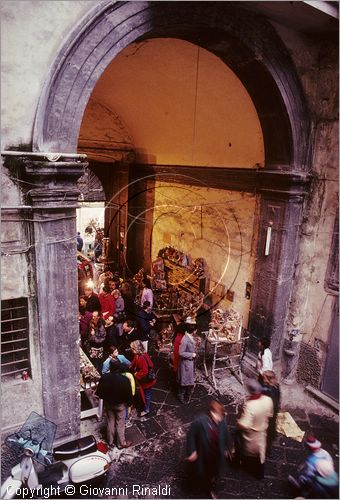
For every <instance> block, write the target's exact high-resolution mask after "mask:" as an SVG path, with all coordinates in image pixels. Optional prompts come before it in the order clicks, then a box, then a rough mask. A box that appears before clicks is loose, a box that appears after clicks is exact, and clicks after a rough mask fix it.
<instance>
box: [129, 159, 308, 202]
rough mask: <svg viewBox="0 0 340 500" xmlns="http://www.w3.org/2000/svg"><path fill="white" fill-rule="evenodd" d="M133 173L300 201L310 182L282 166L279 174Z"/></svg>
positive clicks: (209, 170)
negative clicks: (292, 198) (294, 198)
mask: <svg viewBox="0 0 340 500" xmlns="http://www.w3.org/2000/svg"><path fill="white" fill-rule="evenodd" d="M132 168H133V167H132ZM135 170H136V173H138V175H139V176H140V177H143V176H150V178H153V179H155V180H157V181H160V182H162V181H163V182H171V183H176V184H187V185H193V186H200V187H210V188H215V189H228V190H230V191H245V192H249V193H261V194H263V195H265V196H269V195H271V196H274V195H275V196H277V197H283V198H286V197H296V198H301V199H302V198H303V197H304V196H306V195H307V194H308V192H309V188H310V183H311V181H312V175H311V174H308V173H304V172H298V171H297V172H294V171H290V170H289V167H288V166H283V165H282V166H281V170H269V169H266V168H262V169H251V168H221V167H196V166H176V165H153V166H149V165H136V167H135Z"/></svg>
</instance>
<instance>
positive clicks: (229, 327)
mask: <svg viewBox="0 0 340 500" xmlns="http://www.w3.org/2000/svg"><path fill="white" fill-rule="evenodd" d="M203 333H204V334H205V349H204V361H203V365H204V371H205V374H206V376H207V378H211V380H212V383H213V385H214V387H215V389H217V388H218V387H217V381H216V377H215V373H216V372H217V371H222V370H224V371H225V370H229V371H231V373H232V374H233V375H235V377H236V378H237V379H238V380H239V382H240V383H241V384H242V385H243V377H242V360H243V356H244V353H245V349H246V344H247V340H248V336H247V335H246V334H247V332H246V330H244V329H243V328H242V317H241V315H240V314H239V313H238V312H236V311H234V310H233V309H230V310H228V311H223V310H222V309H216V310H215V311H213V312H212V318H211V322H210V324H209V330H208V331H206V332H203ZM211 351H212V354H211ZM208 358H210V360H211V366H210V373H209V370H208V364H207V361H208Z"/></svg>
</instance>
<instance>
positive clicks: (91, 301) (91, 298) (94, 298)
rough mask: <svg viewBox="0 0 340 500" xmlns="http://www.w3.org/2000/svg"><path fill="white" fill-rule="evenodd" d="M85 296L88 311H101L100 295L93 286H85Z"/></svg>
mask: <svg viewBox="0 0 340 500" xmlns="http://www.w3.org/2000/svg"><path fill="white" fill-rule="evenodd" d="M85 296H86V311H90V312H93V311H98V312H100V302H99V298H98V295H97V294H96V293H94V291H93V288H90V287H87V288H85Z"/></svg>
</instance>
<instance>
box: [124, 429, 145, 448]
mask: <svg viewBox="0 0 340 500" xmlns="http://www.w3.org/2000/svg"><path fill="white" fill-rule="evenodd" d="M125 438H126V440H127V441H132V443H133V446H135V445H138V444H140V443H144V441H145V435H144V434H143V433H142V432H141V431H140V429H139V428H138V426H137V425H132V426H131V427H127V428H126V429H125Z"/></svg>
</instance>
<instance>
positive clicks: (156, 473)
mask: <svg viewBox="0 0 340 500" xmlns="http://www.w3.org/2000/svg"><path fill="white" fill-rule="evenodd" d="M173 469H174V465H173V463H165V462H157V461H156V462H153V463H152V464H151V465H150V469H149V473H148V477H147V480H148V481H152V482H153V483H157V482H158V483H163V482H164V481H163V479H164V478H166V477H168V476H169V475H171V474H172V473H173Z"/></svg>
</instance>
